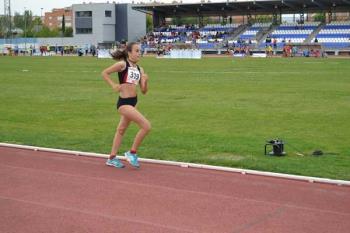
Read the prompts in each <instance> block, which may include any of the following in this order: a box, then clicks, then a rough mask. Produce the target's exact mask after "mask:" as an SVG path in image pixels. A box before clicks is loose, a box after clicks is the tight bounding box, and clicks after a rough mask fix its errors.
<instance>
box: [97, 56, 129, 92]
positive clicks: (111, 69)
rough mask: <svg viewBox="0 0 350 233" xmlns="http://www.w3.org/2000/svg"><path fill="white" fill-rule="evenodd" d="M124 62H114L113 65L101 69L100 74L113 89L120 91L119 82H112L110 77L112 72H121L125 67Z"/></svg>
mask: <svg viewBox="0 0 350 233" xmlns="http://www.w3.org/2000/svg"><path fill="white" fill-rule="evenodd" d="M125 67H126V64H125V61H120V62H117V63H115V64H114V65H112V66H110V67H108V68H107V69H105V70H104V71H102V73H101V75H102V77H103V79H104V80H105V81H106V82H107V83H108V84H109V85H110V86H111V87H112V89H113V90H115V91H118V92H119V91H120V84H117V83H115V82H113V80H112V79H111V76H110V75H111V74H112V73H117V72H121V71H123V70H124V69H125Z"/></svg>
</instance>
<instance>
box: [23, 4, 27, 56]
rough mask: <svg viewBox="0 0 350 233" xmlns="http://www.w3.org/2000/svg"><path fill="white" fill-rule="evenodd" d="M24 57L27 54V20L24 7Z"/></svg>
mask: <svg viewBox="0 0 350 233" xmlns="http://www.w3.org/2000/svg"><path fill="white" fill-rule="evenodd" d="M23 17H24V55H26V52H27V19H26V7H24V13H23Z"/></svg>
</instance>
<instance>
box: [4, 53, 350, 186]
mask: <svg viewBox="0 0 350 233" xmlns="http://www.w3.org/2000/svg"><path fill="white" fill-rule="evenodd" d="M111 64H113V61H112V60H110V59H96V58H91V57H0V103H1V108H0V141H1V142H8V143H18V144H25V145H35V146H43V147H52V148H61V149H71V150H81V151H89V152H98V153H106V154H108V153H109V150H110V146H111V143H112V139H113V136H114V133H115V128H116V126H117V124H118V121H119V115H118V114H117V112H116V108H115V102H116V99H117V93H113V92H112V90H111V88H109V86H108V85H107V84H106V83H105V82H104V81H103V79H102V78H101V75H100V73H101V71H102V70H103V69H104V68H105V67H107V66H109V65H111ZM140 65H141V66H142V67H143V68H144V69H145V71H146V72H147V73H148V74H149V76H150V82H149V88H150V90H149V93H148V94H147V95H145V96H143V95H142V94H141V93H140V94H139V103H138V108H139V110H140V111H141V112H142V113H143V114H144V115H145V116H146V117H147V118H148V119H149V120H150V121H151V123H152V132H151V134H150V135H149V136H148V137H147V138H146V140H145V141H144V143H143V145H142V146H141V148H139V154H140V155H141V157H145V158H155V159H164V160H176V161H185V162H195V163H205V164H212V165H222V166H229V167H239V168H247V169H256V170H263V171H273V172H280V173H290V174H298V175H307V176H317V177H327V178H333V179H334V178H335V179H345V180H350V120H349V119H350V60H349V59H313V58H296V59H282V58H273V59H250V58H247V59H232V58H228V57H226V58H203V59H201V60H168V59H156V58H153V57H145V58H143V59H142V61H141V63H140ZM115 78H116V76H115ZM115 80H116V79H115ZM136 132H137V127H136V126H135V125H131V127H130V128H129V129H128V131H127V132H126V135H125V138H124V141H123V144H122V147H121V151H120V152H123V151H125V150H128V149H129V146H130V145H131V143H132V140H133V137H134V135H135V133H136ZM273 138H281V139H282V140H284V141H285V142H286V145H285V151H286V152H287V156H284V157H272V156H265V155H264V153H263V152H264V144H265V141H266V140H268V139H273ZM314 150H322V151H323V152H324V153H325V154H324V155H322V156H318V157H315V156H311V153H312V152H313V151H314ZM297 153H302V154H304V155H305V156H300V155H298V154H297Z"/></svg>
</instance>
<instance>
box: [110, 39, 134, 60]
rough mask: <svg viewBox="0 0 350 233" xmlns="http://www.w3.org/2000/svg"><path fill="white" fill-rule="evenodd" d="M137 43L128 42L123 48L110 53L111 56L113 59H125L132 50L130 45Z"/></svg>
mask: <svg viewBox="0 0 350 233" xmlns="http://www.w3.org/2000/svg"><path fill="white" fill-rule="evenodd" d="M135 44H137V43H136V42H130V43H128V44H127V45H126V48H124V49H118V50H116V51H114V52H113V53H111V56H112V58H113V59H114V60H122V59H123V60H126V59H127V58H128V52H131V51H132V47H133V46H134V45H135Z"/></svg>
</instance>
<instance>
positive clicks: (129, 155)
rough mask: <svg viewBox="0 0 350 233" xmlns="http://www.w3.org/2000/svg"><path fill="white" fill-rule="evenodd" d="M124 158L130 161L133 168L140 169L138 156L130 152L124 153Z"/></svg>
mask: <svg viewBox="0 0 350 233" xmlns="http://www.w3.org/2000/svg"><path fill="white" fill-rule="evenodd" d="M124 156H125V158H126V160H128V162H129V163H130V164H131V165H132V166H133V167H136V168H139V167H140V164H139V162H138V161H137V159H138V158H137V154H133V153H131V152H130V151H128V152H125V153H124Z"/></svg>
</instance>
